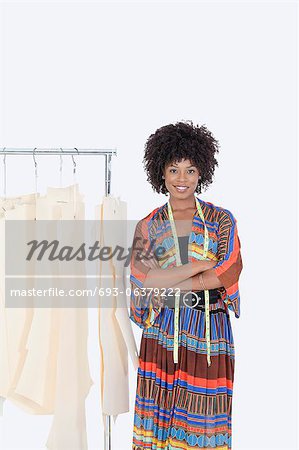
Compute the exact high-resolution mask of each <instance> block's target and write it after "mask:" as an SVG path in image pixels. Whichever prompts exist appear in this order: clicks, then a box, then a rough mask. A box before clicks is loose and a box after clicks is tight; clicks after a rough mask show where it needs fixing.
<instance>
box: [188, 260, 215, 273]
mask: <svg viewBox="0 0 299 450" xmlns="http://www.w3.org/2000/svg"><path fill="white" fill-rule="evenodd" d="M191 264H192V266H194V267H192V268H193V270H192V273H193V276H194V275H196V274H198V273H200V272H204V271H205V270H209V269H212V268H213V267H214V266H215V265H216V261H212V260H210V259H200V260H198V261H193V262H192V263H191Z"/></svg>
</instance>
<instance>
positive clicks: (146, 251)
mask: <svg viewBox="0 0 299 450" xmlns="http://www.w3.org/2000/svg"><path fill="white" fill-rule="evenodd" d="M159 267H160V266H159V263H158V260H157V257H156V255H155V253H154V250H153V246H152V245H151V241H150V239H149V232H148V221H147V220H146V219H142V220H140V221H139V222H138V223H137V225H136V228H135V234H134V239H133V244H132V254H131V261H130V271H131V273H130V287H131V298H130V319H131V320H132V321H133V322H135V323H136V324H137V325H138V326H139V327H140V328H142V329H144V328H149V327H150V326H151V325H152V324H153V323H154V321H155V319H156V317H157V316H158V314H159V313H160V311H161V307H160V306H159V303H158V302H157V301H156V296H155V291H154V290H152V289H150V288H144V280H145V278H146V276H147V273H148V271H149V270H150V269H155V268H159ZM156 292H157V291H156Z"/></svg>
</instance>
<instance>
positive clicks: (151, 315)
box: [130, 121, 242, 450]
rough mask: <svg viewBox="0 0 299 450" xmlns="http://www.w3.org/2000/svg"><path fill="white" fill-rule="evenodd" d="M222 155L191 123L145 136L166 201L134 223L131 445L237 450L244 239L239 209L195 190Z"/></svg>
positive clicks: (148, 164)
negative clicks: (237, 334)
mask: <svg viewBox="0 0 299 450" xmlns="http://www.w3.org/2000/svg"><path fill="white" fill-rule="evenodd" d="M218 151H219V150H218V142H217V141H216V139H215V138H214V137H213V135H212V134H211V132H210V131H209V130H208V129H207V128H206V127H205V126H200V127H199V126H198V125H196V126H194V125H193V123H192V121H190V123H188V122H177V123H176V124H174V125H173V124H170V125H166V126H163V127H161V128H159V129H158V130H157V131H156V132H155V133H154V134H152V135H151V136H150V137H149V139H148V140H147V142H146V146H145V156H144V161H145V169H146V172H147V176H148V181H149V182H150V184H151V185H152V187H153V189H154V190H155V191H157V192H159V193H160V192H161V193H163V194H167V193H169V199H168V201H167V203H165V204H163V205H162V206H159V207H157V208H155V209H154V210H153V211H152V212H150V213H149V214H148V215H147V216H146V217H144V218H143V219H141V220H140V221H139V222H138V223H137V226H136V229H135V235H134V241H133V247H132V257H131V275H130V281H131V305H130V317H131V319H132V320H133V321H134V322H135V323H136V324H137V325H138V326H139V327H141V328H142V329H143V333H142V339H141V345H140V356H139V362H140V364H139V368H138V375H137V392H136V403H135V414H134V432H133V447H132V448H133V449H134V450H137V449H168V450H171V449H188V450H189V449H190V450H191V449H194V448H216V449H221V450H227V449H230V448H231V447H232V442H231V436H232V427H231V414H232V394H233V381H234V365H235V359H234V358H235V355H234V341H233V334H232V329H231V323H230V315H229V310H231V311H232V312H233V313H234V315H235V317H239V316H240V296H239V286H238V280H239V275H240V273H241V270H242V258H241V253H240V247H241V245H240V240H239V237H238V231H237V224H236V219H235V217H234V216H233V214H232V213H231V212H230V211H229V210H227V209H224V208H222V207H220V206H216V205H214V204H213V203H210V202H206V201H203V200H202V199H200V197H199V196H198V195H197V194H198V193H201V187H202V186H205V187H207V186H208V185H209V184H210V183H211V181H212V177H213V174H214V169H215V166H216V165H218V163H217V161H216V159H215V153H217V152H218Z"/></svg>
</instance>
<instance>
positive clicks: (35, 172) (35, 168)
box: [32, 147, 37, 220]
mask: <svg viewBox="0 0 299 450" xmlns="http://www.w3.org/2000/svg"><path fill="white" fill-rule="evenodd" d="M36 150H37V147H35V148H34V149H33V153H32V157H33V161H34V178H35V212H34V220H36V201H37V161H36V159H35V154H34V153H35V151H36Z"/></svg>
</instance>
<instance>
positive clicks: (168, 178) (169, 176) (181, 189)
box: [164, 159, 200, 199]
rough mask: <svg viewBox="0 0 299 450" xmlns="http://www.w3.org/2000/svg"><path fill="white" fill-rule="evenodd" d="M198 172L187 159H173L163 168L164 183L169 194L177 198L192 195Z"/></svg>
mask: <svg viewBox="0 0 299 450" xmlns="http://www.w3.org/2000/svg"><path fill="white" fill-rule="evenodd" d="M199 176H200V172H199V170H198V169H197V167H196V166H194V165H192V163H191V161H190V160H189V159H182V160H181V161H180V162H178V161H176V162H175V161H173V162H172V163H171V164H169V165H167V166H166V167H165V169H164V177H165V185H166V188H167V190H168V192H169V194H170V196H173V197H174V198H177V199H186V198H188V197H190V196H194V192H195V190H196V187H197V184H198V180H199Z"/></svg>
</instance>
